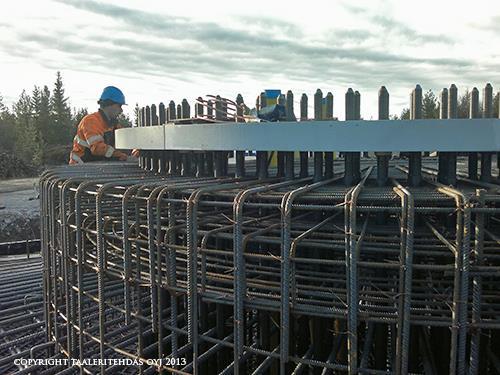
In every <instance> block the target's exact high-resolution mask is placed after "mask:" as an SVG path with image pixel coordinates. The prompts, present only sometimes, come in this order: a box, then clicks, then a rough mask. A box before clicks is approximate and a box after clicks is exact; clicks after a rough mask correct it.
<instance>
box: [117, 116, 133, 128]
mask: <svg viewBox="0 0 500 375" xmlns="http://www.w3.org/2000/svg"><path fill="white" fill-rule="evenodd" d="M117 120H118V124H120V125H121V126H122V127H124V128H130V127H132V121H130V117H129V116H128V115H126V114H125V113H120V115H119V116H118V118H117Z"/></svg>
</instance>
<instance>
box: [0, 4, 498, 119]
mask: <svg viewBox="0 0 500 375" xmlns="http://www.w3.org/2000/svg"><path fill="white" fill-rule="evenodd" d="M0 68H1V69H0V96H2V97H3V102H4V104H6V105H8V106H10V105H12V103H13V102H15V101H16V100H17V98H18V97H19V95H20V94H21V92H22V90H23V89H26V90H27V91H28V92H31V90H32V89H33V86H34V85H37V86H43V85H48V86H49V88H51V89H52V86H53V83H54V81H55V77H56V72H57V71H60V72H61V74H62V77H63V82H64V85H65V88H66V94H67V96H68V97H69V98H70V105H71V106H72V107H76V108H80V107H87V108H88V109H89V110H90V111H92V110H94V109H96V107H97V104H96V101H97V99H98V97H99V95H100V93H101V91H102V89H103V87H105V86H108V85H114V86H117V87H119V88H121V89H122V90H123V92H124V93H125V97H126V99H127V102H128V103H129V106H128V107H127V108H126V113H128V114H132V111H133V108H134V106H135V104H136V103H138V104H139V105H140V106H144V105H147V104H152V103H155V104H158V103H159V102H164V103H168V102H169V101H170V100H174V101H175V102H176V103H180V101H181V100H182V99H183V98H187V99H188V101H189V102H190V103H191V105H192V106H193V103H194V99H195V98H196V97H198V96H204V95H207V94H214V95H217V94H219V95H221V96H223V97H227V98H231V99H234V98H236V95H237V94H238V93H240V94H242V95H243V98H244V99H245V102H246V103H247V104H248V105H249V106H250V107H253V106H254V104H255V98H256V97H257V95H258V94H259V93H260V92H261V91H262V90H264V89H281V90H282V92H283V93H286V91H287V90H292V92H293V93H294V98H295V112H296V115H298V113H299V99H300V96H301V95H302V93H306V94H308V96H309V104H310V112H309V113H310V116H312V115H311V114H312V103H313V95H314V92H315V91H316V89H318V88H320V89H321V90H322V92H323V94H324V95H325V96H326V93H327V92H332V93H333V95H334V116H335V117H338V118H339V119H343V118H344V112H345V110H344V105H345V104H344V97H345V92H346V91H347V89H348V88H349V87H351V88H353V89H354V90H358V91H359V92H360V93H361V116H362V117H363V118H365V119H370V118H373V119H376V118H377V92H378V89H379V88H380V86H382V85H385V86H386V87H387V89H388V91H389V93H390V113H391V114H400V112H401V110H402V109H403V108H404V107H408V103H409V93H410V91H411V90H412V88H414V87H415V85H416V84H420V85H421V86H422V88H423V90H424V92H425V91H427V90H429V89H432V90H433V91H434V93H438V92H439V91H440V90H441V89H442V88H444V87H449V86H450V85H451V84H452V83H454V84H456V85H457V87H458V90H459V95H460V94H461V93H463V92H464V91H465V89H472V88H473V87H477V88H478V89H479V90H480V92H482V88H483V87H484V86H485V84H486V83H487V82H490V83H491V84H492V85H493V90H494V92H497V91H498V90H499V89H500V1H498V0H492V1H486V0H475V1H472V2H470V1H467V2H465V1H457V0H455V1H436V0H432V1H429V0H420V1H403V0H400V1H379V0H371V1H354V0H351V1H333V0H330V1H327V0H324V1H323V0H308V1H300V2H299V1H297V2H291V1H277V0H274V1H269V0H267V1H261V0H252V1H246V0H240V1H229V0H220V1H219V0H218V1H203V2H201V1H190V0H183V1H179V0H177V1H145V0H142V1H135V0H120V1H114V0H107V1H97V0H39V1H35V0H33V1H27V0H17V1H8V2H7V1H5V2H3V4H2V12H1V13H0Z"/></svg>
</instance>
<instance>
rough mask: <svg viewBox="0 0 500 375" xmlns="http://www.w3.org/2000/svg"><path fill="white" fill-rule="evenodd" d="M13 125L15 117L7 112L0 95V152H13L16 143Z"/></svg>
mask: <svg viewBox="0 0 500 375" xmlns="http://www.w3.org/2000/svg"><path fill="white" fill-rule="evenodd" d="M14 123H15V117H14V116H13V115H12V113H10V112H9V109H8V108H7V107H6V106H5V104H4V103H3V97H2V96H1V95H0V135H1V136H0V152H5V151H9V152H12V151H13V150H14V145H15V143H16V134H15V128H14Z"/></svg>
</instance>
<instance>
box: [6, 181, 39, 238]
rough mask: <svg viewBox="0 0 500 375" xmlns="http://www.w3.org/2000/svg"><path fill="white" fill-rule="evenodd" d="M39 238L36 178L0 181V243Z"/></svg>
mask: <svg viewBox="0 0 500 375" xmlns="http://www.w3.org/2000/svg"><path fill="white" fill-rule="evenodd" d="M36 238H40V200H39V198H38V178H22V179H13V180H1V181H0V242H9V241H22V240H30V239H36Z"/></svg>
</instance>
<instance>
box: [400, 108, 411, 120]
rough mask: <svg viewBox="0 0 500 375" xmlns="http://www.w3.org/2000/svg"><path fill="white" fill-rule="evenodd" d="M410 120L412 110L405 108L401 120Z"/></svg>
mask: <svg viewBox="0 0 500 375" xmlns="http://www.w3.org/2000/svg"><path fill="white" fill-rule="evenodd" d="M409 119H410V108H404V109H403V110H402V111H401V116H400V120H409Z"/></svg>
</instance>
